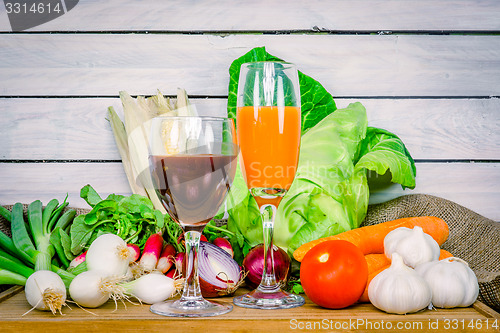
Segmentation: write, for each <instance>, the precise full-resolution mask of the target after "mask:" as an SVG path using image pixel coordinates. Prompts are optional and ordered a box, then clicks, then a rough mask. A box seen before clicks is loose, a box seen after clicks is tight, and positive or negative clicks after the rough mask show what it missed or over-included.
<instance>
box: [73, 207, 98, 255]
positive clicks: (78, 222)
mask: <svg viewBox="0 0 500 333" xmlns="http://www.w3.org/2000/svg"><path fill="white" fill-rule="evenodd" d="M94 228H95V227H93V226H91V225H88V224H86V223H85V215H78V216H77V217H76V218H75V219H74V220H73V224H72V225H71V228H70V233H69V234H70V238H71V253H72V254H73V255H79V254H80V253H82V251H83V250H84V249H85V247H86V245H87V243H88V241H89V240H90V238H91V237H92V231H93V230H94Z"/></svg>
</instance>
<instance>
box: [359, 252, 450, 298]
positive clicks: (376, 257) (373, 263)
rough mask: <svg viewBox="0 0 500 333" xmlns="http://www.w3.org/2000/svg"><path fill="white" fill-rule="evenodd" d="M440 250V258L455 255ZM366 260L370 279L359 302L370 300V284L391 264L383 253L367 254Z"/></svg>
mask: <svg viewBox="0 0 500 333" xmlns="http://www.w3.org/2000/svg"><path fill="white" fill-rule="evenodd" d="M440 251H441V253H440V255H439V260H441V259H445V258H449V257H453V255H452V254H451V253H450V252H448V251H446V250H443V249H441V250H440ZM365 260H366V263H367V264H368V281H367V282H366V287H365V291H364V292H363V295H361V297H360V298H359V300H358V302H360V303H367V302H369V301H370V300H369V299H368V286H369V285H370V282H371V281H372V280H373V278H374V277H375V276H377V275H378V273H380V272H382V271H383V270H384V269H386V268H388V267H389V266H390V265H391V260H390V259H389V258H387V257H386V256H385V254H382V253H375V254H367V255H365Z"/></svg>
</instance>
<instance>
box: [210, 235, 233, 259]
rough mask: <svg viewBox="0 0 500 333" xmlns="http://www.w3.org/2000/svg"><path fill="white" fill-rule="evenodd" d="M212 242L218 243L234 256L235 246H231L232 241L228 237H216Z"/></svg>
mask: <svg viewBox="0 0 500 333" xmlns="http://www.w3.org/2000/svg"><path fill="white" fill-rule="evenodd" d="M212 243H213V244H214V245H217V246H218V247H220V248H221V249H223V250H224V251H226V252H227V253H229V255H230V256H231V258H233V257H234V252H233V247H232V246H231V243H229V241H228V240H227V239H225V238H223V237H217V238H216V239H214V241H213V242H212Z"/></svg>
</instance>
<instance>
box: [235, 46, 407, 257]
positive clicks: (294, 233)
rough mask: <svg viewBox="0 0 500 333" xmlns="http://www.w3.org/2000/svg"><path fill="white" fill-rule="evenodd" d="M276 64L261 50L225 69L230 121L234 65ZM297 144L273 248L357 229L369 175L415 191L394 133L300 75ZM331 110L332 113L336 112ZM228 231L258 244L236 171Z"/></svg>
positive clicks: (252, 207)
mask: <svg viewBox="0 0 500 333" xmlns="http://www.w3.org/2000/svg"><path fill="white" fill-rule="evenodd" d="M263 60H280V59H279V58H276V57H274V56H272V55H269V54H268V53H267V52H266V51H265V49H264V48H256V49H253V50H251V51H250V52H248V53H247V54H245V55H244V56H242V57H241V58H238V59H236V60H235V61H234V62H233V64H232V65H231V67H230V77H231V78H230V84H229V98H228V115H229V117H233V118H235V115H236V94H237V89H238V88H237V84H238V76H239V67H240V66H241V64H242V63H244V62H251V61H263ZM299 79H300V81H301V82H300V88H301V101H302V139H301V147H300V156H299V164H298V169H297V174H296V177H295V180H294V182H293V184H292V186H291V188H290V190H289V191H288V193H287V194H286V195H285V197H284V198H283V200H282V202H281V204H280V206H279V208H278V212H277V217H276V223H275V233H274V240H275V244H277V245H278V246H280V247H282V248H284V249H285V250H288V251H289V252H290V253H291V252H293V251H294V250H295V249H296V248H297V247H299V246H300V245H302V244H304V243H306V242H309V241H312V240H314V239H317V238H320V237H325V236H330V235H335V234H338V233H340V232H343V231H347V230H350V229H353V228H356V227H358V226H359V225H360V224H361V222H362V221H363V219H364V217H365V215H366V211H367V208H368V199H369V187H368V182H367V170H372V171H374V172H376V173H377V174H379V175H384V174H390V175H391V177H392V179H391V181H392V182H395V183H399V184H401V185H402V187H403V188H406V187H408V188H414V187H415V176H416V169H415V164H414V161H413V159H412V157H411V155H410V154H409V152H408V150H407V149H406V147H405V146H404V144H403V142H402V141H401V140H400V139H399V138H398V137H397V136H396V135H394V134H393V133H390V132H388V131H385V130H383V129H379V128H373V127H368V120H367V116H366V110H365V108H364V107H363V105H361V103H353V104H350V105H349V106H348V107H347V108H344V109H339V110H336V106H335V102H334V101H333V98H332V96H331V95H330V94H329V93H328V92H327V91H326V90H325V89H324V88H323V87H322V86H321V85H320V84H319V83H318V82H317V81H315V80H313V79H311V78H309V77H308V76H306V75H304V74H302V73H299ZM334 111H335V112H334ZM228 213H229V219H228V229H230V230H233V231H236V232H239V233H241V234H242V235H243V237H244V238H245V241H246V242H247V244H250V245H251V246H253V245H256V244H259V243H262V222H261V220H260V216H259V209H258V206H257V204H256V202H255V200H254V199H253V198H252V197H251V196H250V194H249V191H248V189H247V188H246V185H245V183H244V181H243V178H242V176H241V173H239V172H238V173H237V177H236V180H235V182H234V184H233V186H232V189H231V191H230V194H229V196H228Z"/></svg>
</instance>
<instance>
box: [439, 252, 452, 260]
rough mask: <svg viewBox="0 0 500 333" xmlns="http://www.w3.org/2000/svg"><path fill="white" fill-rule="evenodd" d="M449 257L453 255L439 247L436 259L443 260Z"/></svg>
mask: <svg viewBox="0 0 500 333" xmlns="http://www.w3.org/2000/svg"><path fill="white" fill-rule="evenodd" d="M451 257H453V254H451V253H450V252H448V251H446V250H443V249H441V252H440V253H439V259H438V260H443V259H446V258H451Z"/></svg>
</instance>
